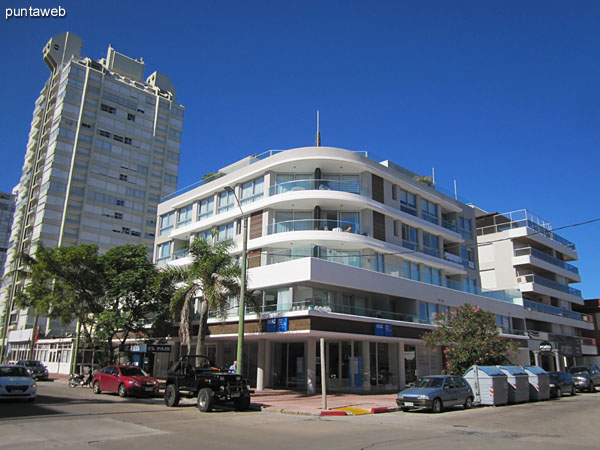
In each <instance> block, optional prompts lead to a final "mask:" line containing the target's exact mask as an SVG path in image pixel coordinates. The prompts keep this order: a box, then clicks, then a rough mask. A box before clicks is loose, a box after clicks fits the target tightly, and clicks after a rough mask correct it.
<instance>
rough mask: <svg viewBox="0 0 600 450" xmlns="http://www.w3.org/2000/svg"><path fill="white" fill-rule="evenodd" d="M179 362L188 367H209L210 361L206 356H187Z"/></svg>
mask: <svg viewBox="0 0 600 450" xmlns="http://www.w3.org/2000/svg"><path fill="white" fill-rule="evenodd" d="M181 361H182V362H183V363H184V364H185V365H187V366H188V367H210V361H209V359H208V358H207V357H206V356H195V355H188V356H186V357H185V358H182V359H181Z"/></svg>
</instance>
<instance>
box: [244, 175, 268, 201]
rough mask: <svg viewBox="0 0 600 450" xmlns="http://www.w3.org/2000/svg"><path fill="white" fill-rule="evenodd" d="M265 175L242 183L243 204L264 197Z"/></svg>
mask: <svg viewBox="0 0 600 450" xmlns="http://www.w3.org/2000/svg"><path fill="white" fill-rule="evenodd" d="M263 187H264V177H260V178H257V179H256V180H252V181H248V182H247V183H244V184H243V185H242V205H246V204H248V203H252V202H255V201H256V200H259V199H261V198H262V197H263Z"/></svg>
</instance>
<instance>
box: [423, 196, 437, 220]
mask: <svg viewBox="0 0 600 450" xmlns="http://www.w3.org/2000/svg"><path fill="white" fill-rule="evenodd" d="M421 216H422V217H423V219H425V220H426V221H428V222H431V223H437V205H436V204H435V203H431V202H430V201H429V200H425V199H422V200H421Z"/></svg>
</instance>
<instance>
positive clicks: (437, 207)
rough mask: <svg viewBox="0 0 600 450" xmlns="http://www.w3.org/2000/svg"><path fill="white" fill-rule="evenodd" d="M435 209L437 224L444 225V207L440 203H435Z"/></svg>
mask: <svg viewBox="0 0 600 450" xmlns="http://www.w3.org/2000/svg"><path fill="white" fill-rule="evenodd" d="M435 209H436V211H437V224H438V225H439V226H440V227H441V226H442V207H441V206H440V205H435Z"/></svg>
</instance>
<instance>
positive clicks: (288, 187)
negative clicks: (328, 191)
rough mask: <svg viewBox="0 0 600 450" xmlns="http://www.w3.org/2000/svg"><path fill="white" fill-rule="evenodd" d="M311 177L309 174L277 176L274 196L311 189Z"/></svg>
mask: <svg viewBox="0 0 600 450" xmlns="http://www.w3.org/2000/svg"><path fill="white" fill-rule="evenodd" d="M311 179H312V175H311V174H310V173H292V174H278V175H277V178H276V185H275V186H274V188H275V194H282V193H284V192H288V191H304V190H306V189H312V186H313V182H312V180H311Z"/></svg>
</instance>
